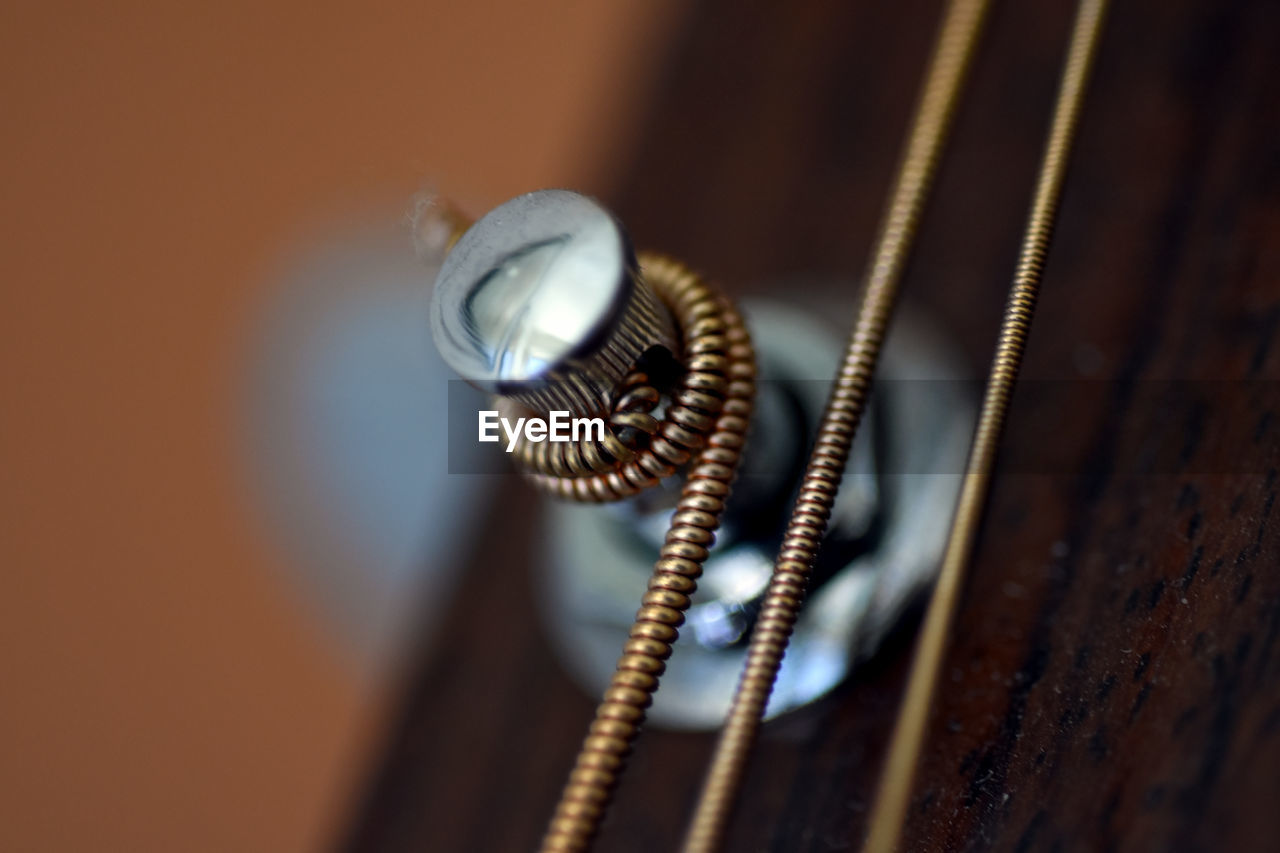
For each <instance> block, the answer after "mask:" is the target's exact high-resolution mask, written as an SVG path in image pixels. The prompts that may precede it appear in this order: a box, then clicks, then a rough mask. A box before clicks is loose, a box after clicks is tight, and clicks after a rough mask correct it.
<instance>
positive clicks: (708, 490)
mask: <svg viewBox="0 0 1280 853" xmlns="http://www.w3.org/2000/svg"><path fill="white" fill-rule="evenodd" d="M639 260H640V267H641V271H642V274H643V275H644V278H645V280H646V281H647V282H648V283H649V285H650V286H652V287H653V289H654V291H655V292H656V293H657V295H658V298H659V299H660V300H661V301H662V302H663V303H664V304H665V305H666V306H667V308H668V309H669V310H670V311H671V314H672V317H673V318H674V320H675V323H676V327H677V330H678V332H679V337H680V350H681V351H680V353H678V354H677V355H678V356H679V360H680V364H681V367H682V370H681V371H680V375H679V376H678V377H677V378H676V379H674V380H673V381H672V382H671V383H670V384H671V387H669V388H662V387H659V386H658V384H655V383H654V382H653V380H652V379H651V377H650V376H649V375H648V374H647V373H645V372H644V371H643V370H640V369H636V370H633V371H632V372H631V374H630V375H629V376H628V377H627V378H626V380H625V381H624V382H623V383H622V385H621V387H620V388H619V389H618V394H617V397H616V399H615V400H614V402H613V405H612V407H611V411H610V412H609V416H608V419H607V429H606V430H605V436H604V439H603V440H600V441H596V440H587V439H583V440H580V441H577V442H529V441H526V440H524V439H523V438H520V439H517V443H516V447H515V454H516V458H517V460H518V463H519V464H520V466H521V468H522V471H523V473H524V474H525V475H526V476H527V477H528V478H529V480H530V481H531V482H533V483H534V485H535V486H537V487H538V488H539V489H541V490H543V491H545V492H548V493H551V494H553V495H555V496H557V497H560V498H567V499H571V500H578V501H589V502H605V501H615V500H620V499H622V498H627V497H631V496H633V495H636V494H639V493H640V492H641V491H643V490H645V489H647V488H650V487H651V486H655V485H657V484H658V483H659V482H661V481H662V480H663V479H664V478H666V477H670V476H671V475H673V474H675V473H677V472H678V471H681V470H683V471H684V475H685V479H684V484H683V487H682V489H681V493H680V498H679V501H678V502H677V504H676V510H675V513H674V514H673V515H672V518H671V526H670V528H669V529H668V531H667V535H666V539H665V541H664V543H663V545H662V548H661V550H660V551H659V556H658V560H657V562H656V563H655V564H654V568H653V575H652V576H651V577H650V579H649V584H648V589H647V590H646V591H645V593H644V596H643V597H642V598H641V605H640V610H639V612H637V613H636V619H635V623H634V624H633V625H632V626H631V631H630V633H629V635H628V638H627V641H626V643H625V644H624V645H623V649H622V656H621V658H619V660H618V666H617V669H616V670H615V672H614V674H613V677H612V678H611V679H610V682H609V687H608V688H607V689H606V690H605V693H604V698H603V699H602V701H601V702H600V705H599V706H598V707H597V708H596V713H595V718H594V719H593V720H592V722H591V726H590V728H589V730H588V732H587V736H586V738H585V739H584V740H583V743H582V748H581V750H580V751H579V753H578V757H577V760H576V761H575V762H574V766H573V769H572V771H571V772H570V774H569V780H568V782H567V783H566V785H565V787H564V790H563V793H562V794H561V797H560V802H559V805H558V806H557V807H556V810H555V813H554V815H553V817H552V819H551V823H550V825H549V827H548V829H547V833H546V836H545V837H544V838H543V842H542V849H543V850H544V851H569V850H585V849H587V848H588V846H589V845H590V843H591V841H592V839H593V838H594V837H595V835H596V832H597V831H598V829H599V826H600V822H601V821H602V820H603V818H604V813H605V810H606V809H607V807H608V805H609V801H610V798H611V796H612V792H613V788H614V786H615V785H616V784H617V781H618V778H619V776H620V775H621V773H622V769H623V766H624V763H625V760H626V756H627V754H628V753H629V752H630V751H631V745H632V743H633V742H634V741H635V738H636V736H637V735H638V734H639V731H640V726H641V724H642V723H643V721H644V716H645V709H646V708H647V707H648V706H649V704H650V702H651V701H652V697H653V693H654V691H656V690H657V689H658V679H659V677H660V676H661V675H662V673H663V671H664V670H665V668H666V660H667V658H668V657H670V655H671V647H672V644H673V643H674V642H675V641H676V638H677V636H678V635H679V631H678V629H679V626H680V625H681V624H682V623H683V622H684V614H685V611H686V610H688V608H689V605H690V596H691V595H692V594H693V592H694V590H695V589H696V588H697V581H698V577H699V576H700V575H701V574H702V565H703V562H704V561H705V560H706V559H707V556H708V554H709V553H710V548H711V546H712V545H713V544H714V542H715V532H716V529H717V528H718V527H719V525H720V517H721V514H722V512H723V511H724V506H725V502H726V501H727V500H728V498H729V492H730V487H731V485H732V482H733V479H734V476H735V475H736V473H737V468H738V462H739V460H740V458H741V455H742V451H743V449H744V447H745V444H746V433H747V428H748V424H749V422H750V420H751V410H752V406H753V403H754V399H755V375H756V368H755V352H754V350H753V348H752V346H751V338H750V336H749V335H748V333H747V329H746V326H745V325H744V324H743V321H742V318H741V316H739V314H738V313H737V311H736V310H735V309H734V307H733V305H732V304H731V303H730V301H729V300H728V299H727V298H726V297H725V296H724V295H723V294H721V293H720V292H719V291H718V290H717V289H715V288H713V287H712V286H711V285H709V284H708V283H706V282H704V281H703V280H702V279H701V278H700V277H699V276H698V275H696V274H695V273H693V272H692V271H690V270H689V269H688V268H687V267H685V266H684V265H682V264H681V263H679V262H678V261H675V260H673V259H671V258H668V257H665V256H662V255H657V254H643V255H641V256H640V259H639ZM664 397H665V398H666V400H667V405H666V407H665V409H662V410H661V413H660V415H659V409H660V404H661V402H662V400H663V399H664Z"/></svg>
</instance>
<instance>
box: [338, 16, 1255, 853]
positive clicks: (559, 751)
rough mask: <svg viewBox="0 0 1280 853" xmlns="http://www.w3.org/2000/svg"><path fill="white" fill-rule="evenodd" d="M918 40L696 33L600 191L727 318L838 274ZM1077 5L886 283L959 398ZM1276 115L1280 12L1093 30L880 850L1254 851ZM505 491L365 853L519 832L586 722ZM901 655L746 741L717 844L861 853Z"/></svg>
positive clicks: (1031, 55) (661, 739)
mask: <svg viewBox="0 0 1280 853" xmlns="http://www.w3.org/2000/svg"><path fill="white" fill-rule="evenodd" d="M939 11H940V9H939V4H937V3H933V2H922V0H909V2H902V3H895V4H871V3H852V4H850V3H843V2H836V0H829V2H822V1H821V0H812V1H811V2H803V3H794V4H785V5H784V4H758V5H753V6H752V7H751V8H750V11H748V10H747V7H745V6H742V5H740V4H733V3H730V2H728V0H716V2H708V3H706V4H704V6H703V8H702V9H701V10H700V11H699V12H698V14H697V15H695V16H694V17H693V20H692V22H691V24H690V26H689V28H688V30H687V31H686V32H685V33H684V34H683V35H682V37H681V39H680V41H679V42H678V44H677V45H676V46H675V48H674V49H673V55H672V58H671V64H670V70H669V72H668V74H667V77H666V79H665V82H664V83H663V85H662V86H661V88H660V91H659V93H658V94H659V97H657V98H656V100H655V102H654V104H653V105H652V107H651V109H650V112H649V118H648V119H647V123H646V126H645V129H644V132H643V135H642V141H641V144H640V145H639V146H638V154H637V158H636V161H635V163H634V164H633V166H632V168H631V170H630V171H629V172H628V173H627V176H626V178H625V179H624V180H622V181H621V182H620V185H619V188H618V191H617V193H616V195H615V197H614V199H613V202H614V203H615V206H616V207H617V209H618V211H619V213H620V214H621V216H622V218H623V219H624V220H625V221H626V222H627V223H628V225H629V226H630V228H631V230H632V232H633V235H634V236H635V237H636V240H637V242H638V243H639V244H640V245H642V246H655V247H661V248H662V249H664V250H666V251H669V252H672V253H673V254H675V255H677V256H680V257H683V258H685V259H686V260H687V261H689V262H690V263H691V264H693V265H694V266H697V267H699V268H701V269H703V270H705V271H708V272H709V273H711V274H713V275H714V276H715V277H716V278H718V279H720V280H721V281H723V282H725V283H726V284H727V285H728V286H729V287H730V288H731V289H737V290H738V292H748V291H752V292H760V291H765V292H767V291H769V289H770V283H771V282H777V281H778V280H780V279H782V278H784V277H788V276H792V277H794V276H797V275H801V274H808V275H818V276H825V277H827V278H832V277H844V278H846V279H848V278H850V277H851V275H852V274H853V271H856V270H859V269H860V268H861V266H862V263H863V260H864V256H865V253H866V251H867V249H868V246H869V245H870V242H871V238H872V232H873V229H874V227H875V220H876V217H877V215H878V213H879V207H880V204H881V200H882V198H883V196H884V193H885V191H886V189H887V181H888V178H889V175H890V171H891V168H892V165H893V162H894V157H895V154H896V147H897V145H898V143H899V141H900V139H901V137H902V135H903V132H904V124H905V121H906V117H907V114H908V110H909V108H910V101H911V98H912V97H913V93H914V91H915V88H916V86H917V84H918V80H919V77H920V74H921V73H922V67H923V62H924V59H925V54H926V51H927V49H928V45H929V41H930V38H931V36H932V28H933V25H934V22H935V21H936V20H937V18H938V15H939ZM1071 12H1072V7H1071V4H1070V3H1066V2H1038V3H1028V4H1015V3H1004V4H1000V5H999V6H998V7H997V9H996V12H995V15H994V18H993V20H992V25H991V30H990V32H989V34H988V38H987V40H986V43H985V46H984V50H983V53H982V55H981V58H980V60H979V62H978V64H977V66H976V68H975V74H974V77H973V80H972V84H971V95H970V97H969V98H968V99H967V100H966V103H965V104H964V106H963V107H962V113H961V115H960V119H959V123H958V125H957V128H956V134H955V138H954V145H953V149H952V151H951V153H950V155H949V156H948V157H947V159H946V160H945V161H944V164H943V169H942V172H941V176H940V181H939V185H938V189H937V201H936V203H935V204H934V205H933V206H932V207H931V209H930V211H929V212H928V214H927V215H926V218H925V221H924V226H923V231H922V234H921V239H920V243H919V247H918V252H917V257H916V260H915V262H914V263H913V264H912V267H911V269H910V272H909V274H908V279H907V281H906V283H905V293H906V296H907V298H908V299H909V300H910V301H912V302H913V303H916V304H918V305H920V306H922V307H923V308H924V309H925V310H926V311H928V312H930V313H932V314H933V315H935V316H936V317H937V318H940V319H942V320H944V321H945V322H946V323H947V328H948V330H949V332H950V333H951V334H952V335H953V337H954V338H955V340H956V341H957V343H958V344H959V346H960V347H961V349H962V351H963V352H964V353H965V356H966V358H967V360H968V365H967V366H968V368H969V369H970V370H971V372H972V373H973V375H975V376H977V375H980V374H981V373H982V372H983V371H984V370H985V366H986V361H987V360H988V359H989V357H990V353H991V351H992V348H993V345H994V333H995V329H996V326H997V322H998V317H999V310H1000V308H1001V304H1002V299H1003V296H1004V293H1005V292H1006V289H1007V286H1008V281H1009V278H1010V275H1011V274H1012V264H1013V258H1014V252H1015V250H1016V246H1017V239H1018V235H1019V228H1020V225H1021V221H1022V218H1023V216H1024V214H1025V209H1026V205H1027V202H1028V200H1029V198H1030V192H1031V179H1032V175H1033V171H1034V168H1035V163H1036V159H1037V156H1038V152H1039V146H1040V142H1041V140H1042V137H1043V134H1044V131H1045V129H1046V127H1045V126H1046V122H1047V116H1048V111H1049V107H1050V101H1051V97H1052V94H1053V90H1054V84H1055V78H1056V73H1057V70H1058V65H1059V61H1060V59H1061V56H1062V53H1063V50H1064V48H1065V40H1066V35H1067V30H1068V26H1069V23H1070V16H1071ZM1277 103H1280V7H1276V6H1275V4H1268V3H1264V2H1258V3H1252V4H1248V3H1212V4H1194V3H1190V2H1171V3H1169V2H1167V3H1156V2H1154V1H1153V0H1144V1H1143V2H1134V3H1124V4H1116V7H1115V9H1114V11H1113V13H1112V16H1111V19H1110V21H1109V24H1108V30H1107V32H1106V35H1105V37H1104V42H1103V46H1102V51H1101V54H1100V59H1099V65H1098V68H1097V73H1096V77H1095V80H1094V84H1093V86H1092V89H1091V93H1090V96H1089V100H1088V103H1087V104H1086V108H1085V114H1084V119H1083V123H1082V126H1081V136H1080V140H1079V145H1078V148H1077V151H1076V155H1075V158H1074V165H1073V170H1072V173H1071V176H1070V178H1069V180H1068V187H1067V191H1066V196H1065V200H1064V206H1063V210H1062V219H1061V222H1060V228H1059V232H1058V237H1057V242H1056V244H1055V246H1054V249H1053V252H1052V255H1051V257H1050V262H1049V267H1048V271H1047V274H1046V277H1045V282H1044V291H1043V296H1042V301H1041V304H1040V309H1039V313H1038V319H1037V325H1036V327H1035V329H1034V331H1033V333H1032V335H1031V342H1030V349H1029V352H1028V361H1027V364H1026V368H1025V372H1024V377H1025V378H1026V379H1027V383H1026V385H1025V387H1024V389H1022V390H1020V391H1019V393H1018V394H1017V395H1016V396H1015V400H1014V404H1013V408H1012V411H1011V416H1010V421H1009V427H1008V433H1007V437H1006V441H1005V448H1004V452H1003V454H1002V457H1001V463H1000V466H999V468H998V472H997V478H996V482H995V486H994V491H993V494H992V496H991V501H990V504H989V509H988V513H987V518H986V521H985V524H984V526H983V533H982V536H981V539H980V543H979V547H978V552H977V554H976V556H975V562H974V564H973V569H972V572H971V574H970V582H969V584H968V587H967V590H966V593H965V596H964V602H963V605H962V608H961V611H960V614H959V617H958V620H957V625H956V631H955V639H954V642H953V645H952V647H951V650H950V652H949V656H948V662H947V665H946V668H945V670H944V672H945V683H944V684H943V686H942V689H941V691H940V699H939V702H938V704H937V707H936V708H935V709H934V715H933V720H932V723H931V725H930V728H929V731H928V743H927V745H926V747H925V751H924V752H925V759H924V761H923V763H922V765H921V768H920V772H919V775H918V777H917V780H916V789H915V790H916V792H915V797H914V801H913V804H912V808H911V812H910V817H909V821H908V825H907V828H906V834H905V837H904V848H905V849H909V850H985V849H999V850H1078V849H1089V850H1093V849H1118V850H1152V849H1154V850H1163V849H1176V850H1211V849H1231V850H1267V849H1271V846H1272V844H1273V843H1274V838H1275V837H1276V835H1277V833H1280V810H1277V809H1276V807H1275V804H1276V803H1277V802H1278V801H1280V571H1277V564H1278V563H1280V522H1278V521H1277V516H1278V515H1280V510H1277V509H1276V508H1275V498H1276V493H1277V491H1278V490H1280V479H1278V477H1277V468H1278V467H1280V394H1278V393H1277V390H1278V388H1280V386H1278V385H1277V383H1276V382H1275V380H1276V379H1277V377H1280V346H1278V345H1277V344H1276V340H1277V331H1278V329H1280V283H1278V282H1280V110H1277V109H1276V104H1277ZM845 298H846V299H847V302H848V304H849V306H850V309H849V310H850V315H851V314H852V310H853V305H854V298H853V293H848V294H846V295H845ZM515 482H516V481H515V480H514V478H513V480H512V483H513V488H512V490H511V491H510V492H509V493H508V494H507V495H505V496H504V500H503V504H502V506H500V507H496V508H495V509H494V511H493V517H492V520H491V524H492V525H494V526H495V527H496V528H499V529H501V530H502V535H501V536H492V537H486V539H485V540H484V541H482V542H481V543H479V545H478V548H477V551H476V553H475V555H474V559H473V560H472V561H471V566H470V570H469V571H468V572H467V575H466V580H465V581H464V583H463V585H462V587H461V589H460V591H459V593H458V598H457V601H456V603H455V606H454V609H453V611H452V613H451V616H450V619H449V622H448V624H447V625H446V626H445V628H444V632H443V634H442V635H438V636H443V637H445V638H447V639H443V640H438V641H437V642H435V643H434V644H433V645H432V646H431V647H430V648H429V650H428V651H426V652H424V655H423V661H422V665H421V669H420V672H419V675H418V676H417V677H416V679H415V680H414V681H413V684H412V686H411V688H410V689H409V690H408V692H407V694H406V696H405V699H404V705H403V713H402V716H401V717H400V719H399V722H398V725H397V726H396V727H395V729H394V732H393V734H392V736H391V737H390V738H389V740H388V742H387V743H386V746H385V753H384V756H385V757H384V761H383V762H382V764H381V766H380V767H379V769H378V771H377V773H376V774H375V776H374V778H372V779H371V780H370V785H369V788H368V792H367V796H366V798H365V799H364V800H363V801H362V802H361V803H359V804H358V808H357V809H356V814H355V816H354V819H353V823H352V830H351V834H350V836H349V838H348V843H349V846H350V847H352V848H353V849H361V850H454V849H457V850H481V851H487V850H521V849H529V848H530V847H532V846H533V845H534V844H535V843H536V840H537V839H538V838H539V836H540V834H541V831H542V829H543V826H544V822H545V820H546V818H547V815H548V814H549V812H550V809H551V807H552V805H553V804H554V801H555V798H556V795H557V794H558V791H559V788H560V785H561V783H562V782H563V779H564V776H565V774H566V772H567V770H568V767H569V765H570V763H571V761H572V758H573V754H574V751H575V749H576V747H577V745H578V743H579V741H580V738H581V736H582V733H583V730H584V727H585V725H586V722H587V721H588V719H589V716H590V713H591V708H592V700H591V698H590V697H587V696H586V695H584V694H583V693H582V692H580V691H579V690H578V689H577V688H576V687H574V686H573V685H572V684H571V683H570V682H569V681H568V680H567V678H566V677H565V676H564V675H563V674H562V673H561V671H560V670H559V668H558V666H557V664H556V662H555V660H554V659H553V658H552V656H551V654H550V651H549V649H548V648H547V645H546V643H545V641H544V639H543V634H542V629H541V628H540V624H539V620H538V618H537V615H536V614H535V613H533V612H531V611H530V609H529V600H530V598H531V590H532V585H533V584H534V583H535V582H536V579H535V577H534V576H533V574H532V573H531V571H530V569H529V567H528V566H527V565H526V563H527V562H528V555H529V554H530V552H531V549H532V548H533V547H534V546H535V543H536V541H537V531H538V519H537V517H536V506H537V501H536V499H535V498H534V497H533V496H532V495H531V494H529V493H528V492H527V491H526V490H525V489H524V488H523V487H516V486H515V485H514V484H515ZM939 523H940V524H941V523H945V522H944V520H941V519H940V520H939ZM911 641H912V635H911V625H909V624H908V625H906V626H904V629H903V630H902V631H900V632H899V633H898V635H897V636H895V637H894V638H892V639H891V640H890V642H889V643H888V644H887V646H886V648H885V650H884V652H883V654H881V655H880V656H879V657H878V658H877V659H876V660H875V661H873V662H872V663H871V664H869V665H867V666H865V667H863V668H862V669H861V670H859V671H858V673H857V674H856V675H855V677H854V678H853V679H852V680H851V681H850V682H849V683H847V684H846V685H844V686H843V687H842V688H841V689H840V690H839V691H837V693H836V694H835V695H833V696H831V697H828V698H827V699H825V700H823V701H821V702H818V703H816V704H815V705H814V706H812V707H810V708H807V709H804V710H802V711H801V712H798V713H795V714H792V715H789V716H787V717H786V718H784V719H781V720H778V721H775V722H772V723H770V724H768V725H767V726H766V727H765V729H764V733H763V737H762V740H761V742H760V743H759V745H758V748H757V750H756V753H755V757H754V759H753V761H752V763H751V765H750V767H749V777H748V780H747V783H746V785H745V788H744V792H743V796H742V799H741V801H740V804H739V808H738V810H737V812H736V814H735V817H734V820H733V824H732V829H731V832H730V836H729V840H728V844H727V849H728V850H731V851H739V850H779V851H819V850H846V849H856V848H857V847H858V845H859V844H860V842H861V838H862V834H863V832H864V831H865V823H866V818H867V810H868V808H869V806H870V802H871V799H872V797H873V794H874V786H875V782H876V779H877V775H878V772H879V762H880V760H881V758H882V754H883V748H884V744H885V741H886V739H887V737H888V734H889V732H890V730H891V727H892V723H893V717H894V714H895V712H896V709H897V701H898V698H899V694H900V690H901V687H902V684H903V678H904V675H905V672H906V668H907V666H908V665H909V661H910V650H911ZM710 745H711V738H710V737H709V736H695V735H676V734H670V733H665V732H657V731H650V732H646V734H645V735H644V737H642V738H641V741H640V743H639V746H638V748H637V750H636V753H635V755H634V758H633V760H632V763H631V767H630V770H629V771H628V774H627V776H626V778H625V779H624V781H623V784H622V786H621V787H620V789H619V791H618V798H617V803H616V806H615V807H614V809H613V811H612V812H611V814H610V816H609V819H608V821H607V823H606V825H605V828H604V832H603V834H602V836H601V838H600V841H599V846H598V849H600V850H603V851H632V850H634V851H651V850H665V849H671V848H673V847H674V846H675V844H676V841H677V839H678V838H679V836H680V833H681V831H682V828H683V825H684V823H685V820H686V819H687V815H688V813H689V811H690V808H691V803H692V798H693V797H694V796H695V795H696V792H697V788H698V785H699V782H700V779H701V774H702V771H703V768H704V766H705V761H706V759H707V756H708V754H709V751H710Z"/></svg>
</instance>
